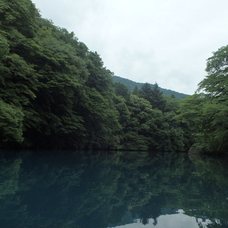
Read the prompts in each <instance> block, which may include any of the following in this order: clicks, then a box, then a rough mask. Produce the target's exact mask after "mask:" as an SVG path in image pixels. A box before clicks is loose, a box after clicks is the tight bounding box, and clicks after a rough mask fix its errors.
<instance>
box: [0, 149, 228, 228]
mask: <svg viewBox="0 0 228 228" xmlns="http://www.w3.org/2000/svg"><path fill="white" fill-rule="evenodd" d="M0 227H4V228H20V227H23V228H30V227H31V228H41V227H42V228H107V227H118V228H140V227H145V228H152V227H157V228H174V227H175V228H198V227H204V228H209V227H211V228H215V227H221V228H224V227H228V161H227V160H226V159H215V158H209V157H199V156H196V155H195V156H190V157H189V156H188V155H187V154H185V153H178V154H177V153H149V154H148V153H147V152H127V151H126V152H112V153H108V152H104V151H102V152H79V151H67V152H66V151H52V152H47V151H37V152H33V153H32V152H29V151H25V152H17V153H15V152H12V151H11V152H7V153H6V152H1V153H0Z"/></svg>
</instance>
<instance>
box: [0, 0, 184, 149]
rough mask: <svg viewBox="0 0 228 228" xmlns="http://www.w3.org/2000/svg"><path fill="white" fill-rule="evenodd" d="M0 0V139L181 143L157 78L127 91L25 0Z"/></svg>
mask: <svg viewBox="0 0 228 228" xmlns="http://www.w3.org/2000/svg"><path fill="white" fill-rule="evenodd" d="M0 4H1V7H0V10H1V12H0V19H1V20H0V23H1V27H0V97H1V100H0V102H1V108H0V112H1V117H0V127H1V128H0V147H3V148H5V147H7V148H8V147H18V148H36V149H37V148H45V149H53V148H59V149H60V148H64V149H71V148H80V149H120V148H122V149H134V150H135V149H141V150H148V149H153V150H165V151H168V150H170V151H173V150H185V149H187V147H183V146H182V145H183V144H186V141H188V137H186V135H185V134H183V132H184V131H185V130H181V129H180V125H179V123H177V122H178V121H177V120H174V119H173V117H174V116H175V115H176V111H177V110H176V109H177V108H176V107H177V106H178V101H174V100H175V99H174V98H170V99H168V98H166V97H165V96H163V94H162V92H161V89H160V88H159V87H158V85H157V84H155V85H154V86H153V87H152V88H151V85H149V84H145V85H144V86H143V88H144V87H145V86H147V87H148V88H149V90H150V92H151V94H149V95H148V96H147V95H146V94H144V95H143V93H142V91H143V88H142V89H140V88H141V87H139V90H137V89H135V91H134V94H130V91H129V90H128V88H127V87H126V86H125V85H124V84H121V83H113V81H112V80H113V79H114V78H115V77H114V76H113V73H112V72H111V71H110V70H108V69H106V68H105V66H104V64H103V61H102V59H101V57H100V56H99V55H98V53H96V52H92V51H90V50H89V49H88V48H87V46H86V45H85V44H84V43H82V42H79V41H78V39H77V38H76V37H75V35H74V33H73V32H71V33H69V32H68V31H67V30H66V29H64V28H59V27H57V26H55V25H54V24H53V23H52V22H51V21H49V20H46V19H43V18H41V16H40V14H39V12H38V10H37V9H36V8H35V6H34V4H33V3H32V2H31V1H30V0H23V1H21V2H20V3H19V2H18V1H16V0H10V1H4V2H1V3H0ZM145 92H146V91H145ZM175 95H176V94H175ZM151 105H152V106H151ZM174 137H178V140H176V139H174ZM176 141H178V143H177V142H176ZM181 142H182V143H181ZM186 145H188V143H187V144H186Z"/></svg>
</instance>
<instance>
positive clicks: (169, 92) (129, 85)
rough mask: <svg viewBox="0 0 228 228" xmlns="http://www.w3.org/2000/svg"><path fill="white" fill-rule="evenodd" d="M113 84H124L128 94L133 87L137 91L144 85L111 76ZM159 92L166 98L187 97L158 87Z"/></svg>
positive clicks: (152, 85)
mask: <svg viewBox="0 0 228 228" xmlns="http://www.w3.org/2000/svg"><path fill="white" fill-rule="evenodd" d="M113 82H117V83H118V82H120V83H121V84H124V85H125V86H126V87H127V88H128V90H129V91H130V92H132V91H133V90H134V89H135V87H137V88H138V89H141V88H142V87H143V85H144V83H140V82H134V81H132V80H129V79H127V78H122V77H119V76H116V75H114V76H113ZM155 85H156V83H155V84H150V86H151V87H152V88H153V87H154V86H155ZM159 90H160V91H161V92H162V93H163V95H165V96H168V97H171V96H172V97H175V98H177V99H183V98H185V97H187V96H188V95H187V94H184V93H179V92H177V91H173V90H170V89H164V88H161V87H159Z"/></svg>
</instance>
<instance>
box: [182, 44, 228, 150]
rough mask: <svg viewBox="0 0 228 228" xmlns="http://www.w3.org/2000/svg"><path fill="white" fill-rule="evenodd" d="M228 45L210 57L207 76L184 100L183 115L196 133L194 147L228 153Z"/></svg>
mask: <svg viewBox="0 0 228 228" xmlns="http://www.w3.org/2000/svg"><path fill="white" fill-rule="evenodd" d="M227 49H228V47H227V46H226V47H222V48H220V49H218V51H216V52H215V53H214V54H213V56H212V57H210V58H209V59H208V60H207V68H206V72H207V76H206V77H205V78H204V79H203V80H202V81H201V82H200V83H199V88H198V91H197V93H196V94H195V95H193V96H190V97H188V98H186V99H184V100H183V102H182V104H181V109H180V115H179V117H180V118H181V119H182V121H183V122H185V123H187V124H188V125H189V127H190V128H191V130H192V135H193V136H194V137H195V142H196V143H195V145H194V147H193V150H197V151H202V152H210V153H214V152H218V153H227V151H228V142H227V138H228V125H227V122H228V119H227V117H228V109H227V107H228V99H227V98H228V97H227V86H228V74H227V69H228V68H227V59H228V54H227Z"/></svg>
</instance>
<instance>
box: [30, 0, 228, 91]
mask: <svg viewBox="0 0 228 228" xmlns="http://www.w3.org/2000/svg"><path fill="white" fill-rule="evenodd" d="M33 2H34V3H35V4H37V8H39V9H40V10H41V14H42V15H43V17H45V18H48V19H52V20H53V22H54V23H55V25H57V26H60V27H64V28H67V29H68V30H69V31H70V32H71V31H74V33H75V34H76V36H77V37H78V38H79V40H80V41H82V42H84V43H85V44H86V45H87V46H88V47H89V49H90V50H92V51H97V52H98V53H99V54H100V55H101V57H102V59H103V61H104V63H105V65H106V66H107V68H108V69H110V70H111V71H113V72H114V73H115V74H116V75H119V76H121V77H125V78H129V79H131V80H134V81H137V82H150V83H154V82H155V81H156V82H157V83H158V84H159V85H160V86H161V87H163V88H168V89H173V90H176V91H179V92H184V93H189V94H192V93H194V91H195V90H196V88H197V84H198V83H199V82H200V81H201V80H202V79H203V77H204V76H205V72H204V69H205V66H206V59H207V58H209V57H210V56H211V55H212V52H213V51H216V50H217V49H218V48H220V47H221V46H224V45H227V43H226V42H227V37H228V30H227V21H228V14H227V12H226V9H227V7H228V1H227V0H217V1H214V0H191V1H190V0H185V1H183V0H162V1H159V0H141V1H139V0H84V1H79V0H48V1H47V0H33Z"/></svg>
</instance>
